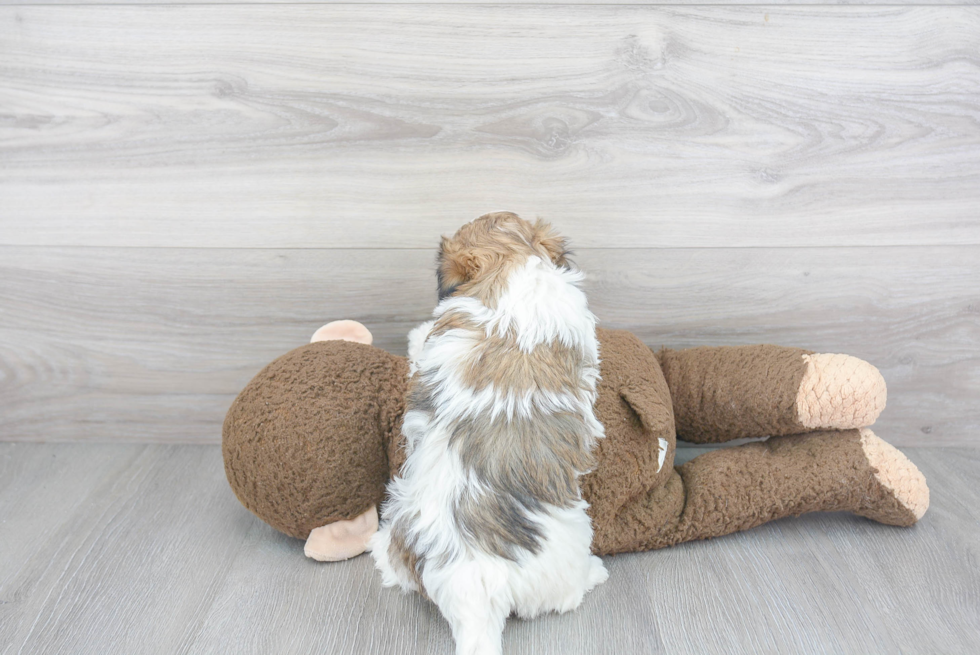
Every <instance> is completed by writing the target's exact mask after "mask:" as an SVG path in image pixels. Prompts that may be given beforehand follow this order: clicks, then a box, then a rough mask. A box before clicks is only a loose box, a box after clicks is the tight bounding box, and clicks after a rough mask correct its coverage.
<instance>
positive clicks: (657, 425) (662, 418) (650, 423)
mask: <svg viewBox="0 0 980 655" xmlns="http://www.w3.org/2000/svg"><path fill="white" fill-rule="evenodd" d="M619 395H620V396H621V397H622V398H623V400H625V401H626V404H627V405H629V406H630V408H631V409H632V410H633V411H634V412H636V415H637V416H639V417H640V422H641V423H642V424H643V427H644V428H646V429H647V430H648V431H649V432H653V433H655V434H662V433H663V432H664V431H666V430H668V429H669V428H670V419H671V416H672V412H673V409H672V408H671V407H667V406H665V405H664V403H663V401H662V400H661V399H660V398H659V397H657V394H656V393H654V391H653V389H652V387H651V386H650V385H636V386H634V385H630V384H624V385H623V386H621V387H620V388H619Z"/></svg>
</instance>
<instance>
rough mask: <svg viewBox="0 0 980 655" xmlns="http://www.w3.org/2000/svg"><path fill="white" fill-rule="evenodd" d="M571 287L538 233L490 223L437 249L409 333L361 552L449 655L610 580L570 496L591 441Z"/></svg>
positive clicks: (585, 466)
mask: <svg viewBox="0 0 980 655" xmlns="http://www.w3.org/2000/svg"><path fill="white" fill-rule="evenodd" d="M582 277H583V276H582V274H581V273H580V272H578V271H576V270H573V269H572V268H571V267H570V266H569V264H568V262H567V260H566V251H565V243H564V241H563V240H562V239H561V238H559V237H557V236H556V235H555V234H554V233H553V232H552V231H551V228H550V226H548V225H547V224H545V223H542V222H540V221H539V222H538V223H536V224H534V225H532V224H530V223H528V222H526V221H524V220H522V219H521V218H519V217H518V216H516V215H515V214H511V213H506V212H500V213H495V214H487V215H486V216H482V217H480V218H478V219H477V220H475V221H473V222H472V223H469V224H467V225H465V226H464V227H462V228H461V229H460V230H459V232H457V233H456V235H455V236H454V237H453V238H452V239H447V238H443V241H442V246H441V249H440V253H439V275H438V278H439V293H440V302H439V305H438V306H437V307H436V310H435V312H434V320H433V321H430V322H428V323H425V324H423V325H422V326H420V327H419V328H416V330H413V332H412V334H411V335H410V336H409V360H410V362H411V369H412V373H411V375H412V379H411V382H410V385H409V396H408V407H407V412H406V414H405V420H404V426H403V430H402V431H403V433H404V436H405V438H406V444H407V450H408V458H407V460H406V462H405V465H404V466H403V467H402V469H401V472H400V473H399V475H398V476H396V477H395V478H393V479H392V481H391V482H390V483H389V485H388V501H387V502H386V504H385V505H384V506H383V508H382V512H381V514H382V526H381V529H380V530H379V531H378V533H377V534H376V535H375V536H374V537H373V539H372V542H371V545H370V548H371V550H372V553H373V555H374V558H375V560H376V562H377V566H378V568H379V569H380V570H381V572H382V575H383V580H384V584H385V585H386V586H393V585H399V586H400V587H401V588H402V589H404V590H406V591H418V592H421V593H423V594H425V595H427V596H428V597H429V598H431V599H432V600H433V601H434V602H435V603H436V605H438V607H439V609H440V610H441V611H442V614H443V616H445V617H446V619H447V620H448V621H449V623H450V625H451V626H452V630H453V636H454V637H455V639H456V648H457V653H459V654H460V655H477V654H479V655H483V654H497V653H500V652H501V635H502V633H503V628H504V622H505V621H506V619H507V616H508V615H510V614H511V613H512V612H513V613H517V614H518V615H520V616H522V617H524V618H530V617H533V616H535V615H537V614H540V613H542V612H546V611H553V610H554V611H559V612H565V611H568V610H571V609H574V608H575V607H577V606H578V605H579V604H580V603H581V602H582V598H583V596H584V594H585V593H586V592H587V591H589V590H590V589H592V588H593V587H594V586H595V585H597V584H599V583H601V582H603V581H604V580H605V579H606V577H607V573H606V570H605V568H604V567H603V565H602V561H601V560H600V559H599V558H597V557H594V556H593V555H592V554H591V552H590V546H591V542H592V526H591V523H590V521H589V517H588V516H587V515H586V512H585V510H586V508H587V507H588V505H587V503H586V502H585V501H584V500H582V497H581V494H580V490H579V477H580V476H581V475H582V474H583V473H585V472H586V471H588V470H589V469H590V468H591V466H592V454H591V452H592V448H593V446H594V445H595V441H596V439H598V438H600V437H602V436H603V428H602V425H601V424H600V423H599V422H598V421H597V420H596V418H595V415H594V414H593V409H592V406H593V403H594V401H595V395H596V381H597V379H598V377H599V353H598V344H597V341H596V337H595V317H594V316H593V315H592V313H591V312H590V311H589V309H588V305H587V302H586V298H585V294H584V293H583V292H582V291H581V289H580V288H579V283H580V281H581V280H582Z"/></svg>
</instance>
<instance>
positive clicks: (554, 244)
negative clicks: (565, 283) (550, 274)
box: [531, 218, 570, 266]
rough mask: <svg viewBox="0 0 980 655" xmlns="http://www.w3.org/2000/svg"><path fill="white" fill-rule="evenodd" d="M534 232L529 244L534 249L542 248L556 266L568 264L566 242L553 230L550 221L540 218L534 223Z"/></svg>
mask: <svg viewBox="0 0 980 655" xmlns="http://www.w3.org/2000/svg"><path fill="white" fill-rule="evenodd" d="M533 229H534V234H533V236H532V238H531V245H532V246H533V247H534V248H535V249H540V250H544V251H545V252H546V253H547V254H548V258H549V259H551V261H552V262H554V264H555V265H556V266H567V265H568V255H569V254H570V253H569V252H568V242H567V241H566V240H565V239H564V238H563V237H561V236H558V233H556V232H555V231H554V229H553V228H552V227H551V224H550V223H546V222H544V221H542V220H541V219H540V218H539V219H538V220H537V222H535V223H534V228H533Z"/></svg>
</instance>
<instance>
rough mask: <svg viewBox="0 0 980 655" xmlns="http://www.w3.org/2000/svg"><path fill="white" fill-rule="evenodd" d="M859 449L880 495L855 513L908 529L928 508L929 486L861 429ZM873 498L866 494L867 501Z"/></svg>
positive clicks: (888, 446) (906, 462)
mask: <svg viewBox="0 0 980 655" xmlns="http://www.w3.org/2000/svg"><path fill="white" fill-rule="evenodd" d="M861 449H862V450H864V455H865V456H866V457H867V458H868V464H869V465H870V466H871V468H872V470H873V473H874V479H875V481H876V482H877V483H878V485H879V486H880V487H881V491H882V492H883V493H884V495H883V497H882V498H881V499H879V500H877V501H875V502H873V503H872V504H873V505H874V506H873V507H868V508H865V509H863V510H862V511H860V512H858V513H859V514H861V515H862V516H867V517H868V518H870V519H874V520H875V521H878V522H880V523H887V524H889V525H901V526H908V525H912V524H913V523H915V522H916V521H918V520H919V519H921V518H922V516H923V515H924V514H925V513H926V510H927V509H929V487H928V486H926V478H925V476H924V475H922V473H921V472H920V471H919V469H918V468H916V466H915V464H913V463H912V462H911V461H909V458H908V457H906V456H905V455H903V454H902V453H901V452H900V451H899V450H898V449H897V448H895V447H894V446H892V445H891V444H889V443H887V442H885V441H883V440H882V439H880V438H879V437H878V436H877V435H875V433H874V432H872V431H871V430H869V429H867V428H864V429H862V430H861ZM875 495H876V494H874V493H869V499H868V500H871V499H873V497H874V496H875Z"/></svg>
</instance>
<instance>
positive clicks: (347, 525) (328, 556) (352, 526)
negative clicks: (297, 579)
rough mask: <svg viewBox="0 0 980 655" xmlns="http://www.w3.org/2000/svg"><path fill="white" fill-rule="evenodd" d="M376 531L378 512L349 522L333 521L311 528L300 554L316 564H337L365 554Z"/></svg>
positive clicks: (374, 509) (368, 513)
mask: <svg viewBox="0 0 980 655" xmlns="http://www.w3.org/2000/svg"><path fill="white" fill-rule="evenodd" d="M377 531H378V510H377V508H376V507H374V505H372V506H371V509H369V510H368V511H366V512H364V513H363V514H361V515H360V516H357V517H355V518H352V519H350V520H349V521H335V522H334V523H328V524H327V525H324V526H320V527H319V528H313V530H312V531H311V532H310V536H309V537H308V538H307V539H306V547H305V548H304V549H303V552H304V553H306V556H307V557H311V558H313V559H315V560H318V561H320V562H339V561H341V560H345V559H350V558H351V557H355V556H357V555H360V554H361V553H363V552H364V551H365V550H367V543H368V540H369V539H370V538H371V536H372V535H373V534H374V533H375V532H377Z"/></svg>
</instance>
